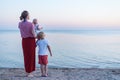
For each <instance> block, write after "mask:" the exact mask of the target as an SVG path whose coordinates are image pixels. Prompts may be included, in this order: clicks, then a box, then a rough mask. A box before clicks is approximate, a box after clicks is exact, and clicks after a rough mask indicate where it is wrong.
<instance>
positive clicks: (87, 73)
mask: <svg viewBox="0 0 120 80" xmlns="http://www.w3.org/2000/svg"><path fill="white" fill-rule="evenodd" d="M33 75H34V77H32V78H29V77H26V76H25V71H24V69H23V68H0V80H120V68H119V69H107V68H104V69H100V68H49V69H48V77H41V76H40V69H39V68H37V69H36V71H34V72H33Z"/></svg>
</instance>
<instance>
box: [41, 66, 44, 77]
mask: <svg viewBox="0 0 120 80" xmlns="http://www.w3.org/2000/svg"><path fill="white" fill-rule="evenodd" d="M40 69H41V73H42V76H43V75H44V65H42V64H41V65H40Z"/></svg>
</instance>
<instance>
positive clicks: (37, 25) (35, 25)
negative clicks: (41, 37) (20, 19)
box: [33, 19, 43, 35]
mask: <svg viewBox="0 0 120 80" xmlns="http://www.w3.org/2000/svg"><path fill="white" fill-rule="evenodd" d="M33 25H34V29H35V33H36V35H37V33H38V31H40V30H41V29H43V28H42V27H39V24H38V20H37V19H33Z"/></svg>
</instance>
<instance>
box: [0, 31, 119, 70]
mask: <svg viewBox="0 0 120 80" xmlns="http://www.w3.org/2000/svg"><path fill="white" fill-rule="evenodd" d="M44 32H45V34H46V39H47V40H48V41H49V43H50V45H51V49H52V53H53V56H52V57H50V56H49V64H48V66H49V67H53V68H120V30H44ZM37 50H38V48H36V65H37V67H39V66H40V65H39V64H38V55H37ZM0 67H6V68H7V67H9V68H23V67H24V63H23V52H22V45H21V36H20V32H19V31H18V30H0Z"/></svg>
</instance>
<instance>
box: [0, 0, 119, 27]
mask: <svg viewBox="0 0 120 80" xmlns="http://www.w3.org/2000/svg"><path fill="white" fill-rule="evenodd" d="M23 10H27V11H29V13H30V21H32V19H33V18H37V19H38V20H39V24H41V25H48V26H49V25H51V26H67V27H69V26H77V27H81V26H82V27H83V26H87V27H89V26H90V27H91V26H95V27H105V26H107V27H109V26H112V27H115V26H117V27H120V0H0V27H1V26H3V25H7V26H16V25H17V24H18V22H19V21H20V20H19V16H20V14H21V12H22V11H23Z"/></svg>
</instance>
